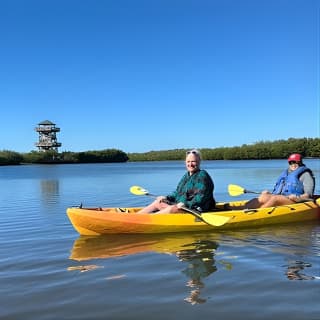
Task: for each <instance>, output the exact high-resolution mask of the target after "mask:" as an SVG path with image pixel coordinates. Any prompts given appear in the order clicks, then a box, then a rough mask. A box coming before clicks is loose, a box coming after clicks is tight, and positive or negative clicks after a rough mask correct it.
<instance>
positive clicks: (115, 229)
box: [67, 196, 320, 235]
mask: <svg viewBox="0 0 320 320" xmlns="http://www.w3.org/2000/svg"><path fill="white" fill-rule="evenodd" d="M315 198H318V199H317V201H315V200H314V201H312V200H310V201H306V202H301V203H295V204H292V205H283V206H278V207H271V208H260V209H244V210H224V209H223V208H224V204H225V203H222V202H221V203H218V204H217V210H218V211H214V212H206V213H203V214H202V215H200V214H199V213H195V212H186V213H171V214H148V213H137V212H138V211H139V210H140V209H141V208H137V207H135V208H84V207H70V208H67V215H68V217H69V219H70V221H71V223H72V225H73V227H74V228H75V230H76V231H77V232H78V233H79V234H80V235H102V234H122V233H124V234H130V233H132V234H138V233H145V234H152V233H168V232H189V231H207V230H226V229H238V228H244V227H256V226H265V225H272V224H280V223H290V222H302V221H308V220H317V219H319V218H320V198H319V197H318V196H316V197H315ZM245 202H246V201H237V202H229V204H230V205H231V206H239V205H242V204H244V203H245ZM191 211H192V210H191Z"/></svg>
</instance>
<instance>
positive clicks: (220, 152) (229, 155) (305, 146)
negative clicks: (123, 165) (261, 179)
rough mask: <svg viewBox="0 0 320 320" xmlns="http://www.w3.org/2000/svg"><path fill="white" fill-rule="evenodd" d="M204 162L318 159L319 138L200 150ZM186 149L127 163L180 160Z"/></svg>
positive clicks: (156, 153) (138, 155)
mask: <svg viewBox="0 0 320 320" xmlns="http://www.w3.org/2000/svg"><path fill="white" fill-rule="evenodd" d="M199 150H200V151H201V156H202V159H204V160H262V159H284V158H287V157H288V156H289V155H290V154H291V153H301V154H302V155H303V157H313V158H320V138H302V139H296V138H289V139H288V140H276V141H272V142H271V141H261V142H256V143H254V144H250V145H247V144H244V145H242V146H240V147H221V148H213V149H209V148H200V149H199ZM186 151H187V150H186V149H175V150H167V151H150V152H146V153H128V156H129V161H162V160H181V159H184V158H185V155H186Z"/></svg>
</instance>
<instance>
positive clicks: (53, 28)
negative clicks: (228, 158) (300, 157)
mask: <svg viewBox="0 0 320 320" xmlns="http://www.w3.org/2000/svg"><path fill="white" fill-rule="evenodd" d="M319 7H320V4H319V1H313V0H301V1H300V0H265V1H264V0H261V1H259V0H99V1H98V0H52V1H51V0H46V1H43V0H28V1H25V0H1V1H0V34H1V41H0V56H1V60H0V61H1V62H0V63H1V72H0V105H1V110H2V112H1V118H0V119H1V120H0V124H1V125H0V150H4V149H6V150H13V151H17V152H29V151H31V150H36V147H35V146H34V143H35V142H37V140H38V136H37V133H36V132H35V131H34V128H35V127H36V126H37V124H38V123H39V122H41V121H43V120H50V121H52V122H54V123H56V125H57V126H58V127H60V128H61V132H60V133H58V135H57V137H58V141H59V142H61V143H62V147H61V148H60V149H59V151H75V152H76V151H86V150H102V149H109V148H116V149H120V150H123V151H124V152H145V151H150V150H168V149H176V148H193V147H197V148H216V147H223V146H238V145H242V144H250V143H254V142H257V141H273V140H278V139H287V138H289V137H294V138H303V137H310V138H316V137H319V29H320V22H319V21H320V11H319Z"/></svg>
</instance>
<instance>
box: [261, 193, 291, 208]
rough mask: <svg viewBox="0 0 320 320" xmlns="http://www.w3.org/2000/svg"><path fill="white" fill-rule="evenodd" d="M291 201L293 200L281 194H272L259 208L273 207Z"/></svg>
mask: <svg viewBox="0 0 320 320" xmlns="http://www.w3.org/2000/svg"><path fill="white" fill-rule="evenodd" d="M293 203H295V202H294V201H292V200H290V199H288V198H287V197H285V196H283V195H272V196H271V197H269V199H268V200H267V201H266V202H264V203H263V204H262V205H261V208H267V207H275V206H281V205H286V204H293Z"/></svg>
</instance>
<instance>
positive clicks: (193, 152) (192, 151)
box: [186, 150, 199, 155]
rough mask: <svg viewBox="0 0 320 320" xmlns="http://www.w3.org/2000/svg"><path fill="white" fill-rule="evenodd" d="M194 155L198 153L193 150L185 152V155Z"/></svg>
mask: <svg viewBox="0 0 320 320" xmlns="http://www.w3.org/2000/svg"><path fill="white" fill-rule="evenodd" d="M190 153H192V154H196V155H199V152H198V151H195V150H191V151H187V152H186V154H190Z"/></svg>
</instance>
